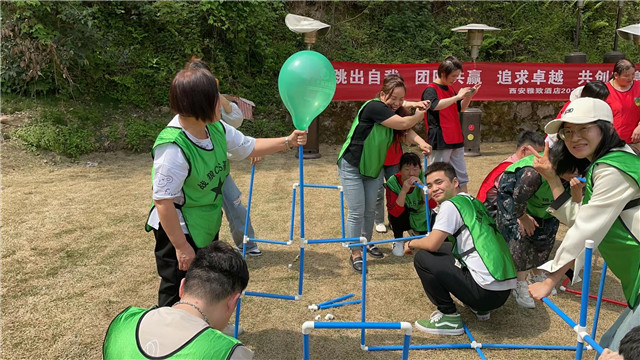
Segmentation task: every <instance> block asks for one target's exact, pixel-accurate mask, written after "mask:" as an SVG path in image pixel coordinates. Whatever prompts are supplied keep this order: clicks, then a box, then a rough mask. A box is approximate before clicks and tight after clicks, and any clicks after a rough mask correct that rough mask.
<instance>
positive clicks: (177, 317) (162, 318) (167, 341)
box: [137, 307, 253, 360]
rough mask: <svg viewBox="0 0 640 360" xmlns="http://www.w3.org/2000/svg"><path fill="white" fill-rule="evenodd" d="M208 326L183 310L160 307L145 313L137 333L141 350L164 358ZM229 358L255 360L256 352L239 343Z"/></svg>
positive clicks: (232, 359) (233, 359)
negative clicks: (254, 353)
mask: <svg viewBox="0 0 640 360" xmlns="http://www.w3.org/2000/svg"><path fill="white" fill-rule="evenodd" d="M207 327H208V325H207V323H206V322H205V321H204V320H202V319H201V318H199V317H197V316H193V315H191V314H190V313H188V312H186V311H184V310H181V309H176V308H172V307H161V308H159V309H154V310H151V311H149V312H147V313H146V314H145V315H144V317H143V318H142V321H140V328H139V330H138V332H137V336H138V341H139V344H140V347H141V350H143V351H144V352H145V353H146V354H147V355H150V356H154V357H162V356H167V355H169V354H171V353H172V352H174V351H176V350H177V349H179V348H180V347H182V346H183V345H184V344H185V343H186V342H187V341H189V340H190V339H191V338H193V337H194V336H195V335H196V334H198V333H199V332H200V331H202V330H203V329H205V328H207ZM229 359H230V360H240V359H247V360H248V359H253V351H251V350H249V349H247V348H246V347H244V346H238V347H236V348H235V349H234V350H233V352H232V353H231V356H230V357H229Z"/></svg>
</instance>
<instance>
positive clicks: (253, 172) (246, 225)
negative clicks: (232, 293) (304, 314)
mask: <svg viewBox="0 0 640 360" xmlns="http://www.w3.org/2000/svg"><path fill="white" fill-rule="evenodd" d="M255 175H256V164H253V165H251V180H250V181H249V199H248V200H247V214H246V215H245V217H244V237H243V241H242V258H243V259H244V258H246V257H247V233H248V232H249V214H250V213H251V198H252V197H253V179H254V178H255ZM238 310H240V302H238ZM238 312H239V311H238Z"/></svg>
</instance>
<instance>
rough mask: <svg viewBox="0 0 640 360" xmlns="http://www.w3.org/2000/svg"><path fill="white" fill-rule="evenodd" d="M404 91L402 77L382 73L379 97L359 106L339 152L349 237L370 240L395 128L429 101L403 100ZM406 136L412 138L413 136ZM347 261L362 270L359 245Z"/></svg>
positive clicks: (407, 123)
mask: <svg viewBox="0 0 640 360" xmlns="http://www.w3.org/2000/svg"><path fill="white" fill-rule="evenodd" d="M406 91H407V89H406V87H405V85H404V81H403V80H402V78H400V77H398V76H397V75H391V76H387V77H385V79H384V82H383V84H382V90H380V93H379V95H378V96H379V97H378V98H375V99H372V100H369V101H367V102H365V103H364V105H362V107H361V108H360V110H358V114H357V115H356V117H355V119H354V120H353V125H352V126H351V130H350V131H349V135H348V136H347V140H346V141H345V143H344V145H343V146H342V150H341V151H340V155H339V156H338V176H339V177H340V183H341V184H342V188H343V191H344V197H345V199H346V201H347V207H348V208H349V215H348V217H347V225H346V236H347V237H348V238H359V237H365V238H367V240H371V234H372V232H373V222H374V217H375V207H376V198H377V194H378V188H379V187H380V186H382V172H381V170H382V166H383V164H384V160H385V157H386V154H387V150H388V149H389V146H391V143H392V141H393V136H394V130H399V131H404V130H410V129H411V128H412V127H413V126H414V125H416V124H417V123H418V122H420V120H422V118H423V117H424V114H425V111H426V110H427V109H428V108H429V106H430V102H428V101H417V102H413V101H404V96H405V93H406ZM411 108H415V113H414V114H413V115H408V113H409V111H410V109H411ZM403 115H406V116H403ZM413 133H414V134H415V132H413ZM406 138H407V140H409V141H412V138H413V137H412V136H409V135H407V136H406ZM367 250H368V251H369V253H370V254H371V256H373V257H378V258H381V257H384V255H383V254H382V252H381V251H380V250H379V249H378V248H376V247H369V248H368V249H367ZM349 261H350V264H351V266H352V267H353V269H354V270H355V271H357V272H362V251H361V249H356V248H354V250H352V253H351V257H350V258H349Z"/></svg>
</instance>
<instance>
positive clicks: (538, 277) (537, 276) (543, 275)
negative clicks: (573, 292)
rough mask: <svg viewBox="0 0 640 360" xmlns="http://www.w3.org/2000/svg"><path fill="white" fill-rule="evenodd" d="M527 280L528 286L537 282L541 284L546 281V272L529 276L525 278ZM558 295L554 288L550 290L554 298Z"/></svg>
mask: <svg viewBox="0 0 640 360" xmlns="http://www.w3.org/2000/svg"><path fill="white" fill-rule="evenodd" d="M527 280H528V281H529V284H535V283H537V282H543V281H545V280H547V273H546V272H541V273H539V274H529V277H528V278H527ZM556 295H558V291H557V290H556V288H555V286H554V287H553V289H551V296H556Z"/></svg>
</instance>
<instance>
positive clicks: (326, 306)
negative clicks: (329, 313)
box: [318, 300, 362, 310]
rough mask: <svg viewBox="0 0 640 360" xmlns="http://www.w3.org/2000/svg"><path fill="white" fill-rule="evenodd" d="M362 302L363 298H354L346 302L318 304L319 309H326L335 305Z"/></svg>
mask: <svg viewBox="0 0 640 360" xmlns="http://www.w3.org/2000/svg"><path fill="white" fill-rule="evenodd" d="M361 302H362V300H352V301H345V302H334V303H331V304H325V305H318V309H320V310H324V309H328V308H333V307H340V306H345V305H353V304H360V303H361Z"/></svg>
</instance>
